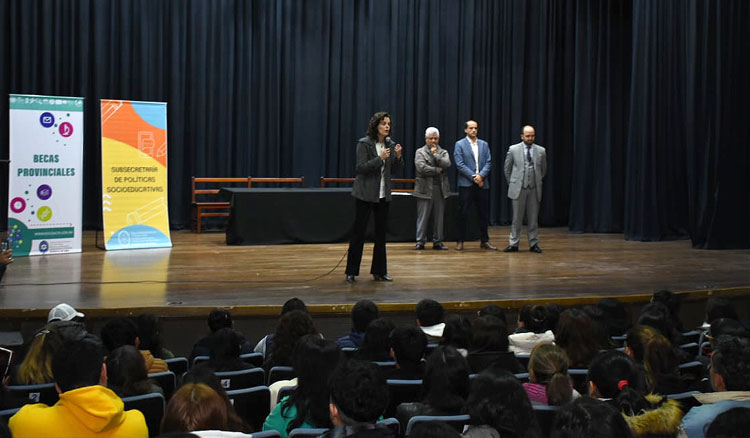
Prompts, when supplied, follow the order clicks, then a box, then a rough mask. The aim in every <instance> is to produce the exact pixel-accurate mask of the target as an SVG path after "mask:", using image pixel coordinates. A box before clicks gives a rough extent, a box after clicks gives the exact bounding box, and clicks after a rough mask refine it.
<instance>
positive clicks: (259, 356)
mask: <svg viewBox="0 0 750 438" xmlns="http://www.w3.org/2000/svg"><path fill="white" fill-rule="evenodd" d="M240 359H241V360H242V361H243V362H245V363H247V364H250V365H252V366H254V367H256V368H261V367H262V366H263V353H245V354H240Z"/></svg>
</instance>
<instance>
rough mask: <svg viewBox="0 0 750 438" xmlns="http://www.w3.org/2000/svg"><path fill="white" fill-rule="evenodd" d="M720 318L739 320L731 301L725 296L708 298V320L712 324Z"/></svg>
mask: <svg viewBox="0 0 750 438" xmlns="http://www.w3.org/2000/svg"><path fill="white" fill-rule="evenodd" d="M719 318H731V319H737V320H739V317H738V316H737V311H736V310H735V309H734V307H733V306H732V302H731V301H729V300H728V299H727V298H724V297H711V298H709V299H708V300H706V322H707V323H709V324H711V323H712V322H713V321H714V320H715V319H719Z"/></svg>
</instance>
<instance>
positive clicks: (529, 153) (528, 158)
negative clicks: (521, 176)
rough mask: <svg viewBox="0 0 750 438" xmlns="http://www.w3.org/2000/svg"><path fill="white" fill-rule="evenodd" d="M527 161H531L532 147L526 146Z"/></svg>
mask: <svg viewBox="0 0 750 438" xmlns="http://www.w3.org/2000/svg"><path fill="white" fill-rule="evenodd" d="M526 161H528V162H529V163H531V148H526Z"/></svg>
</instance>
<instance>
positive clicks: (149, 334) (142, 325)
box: [135, 313, 174, 359]
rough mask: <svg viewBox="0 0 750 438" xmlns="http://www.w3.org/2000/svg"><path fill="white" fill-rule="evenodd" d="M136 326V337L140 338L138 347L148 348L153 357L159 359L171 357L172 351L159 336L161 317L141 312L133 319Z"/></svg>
mask: <svg viewBox="0 0 750 438" xmlns="http://www.w3.org/2000/svg"><path fill="white" fill-rule="evenodd" d="M135 323H136V325H137V326H138V339H140V340H141V345H140V348H142V349H143V350H148V351H150V352H151V354H152V355H153V356H154V357H158V358H159V359H172V358H173V357H174V353H172V352H171V351H169V350H167V349H166V348H165V347H164V341H163V340H162V337H161V319H160V318H159V317H158V316H157V315H154V314H153V313H143V314H140V315H138V318H136V320H135Z"/></svg>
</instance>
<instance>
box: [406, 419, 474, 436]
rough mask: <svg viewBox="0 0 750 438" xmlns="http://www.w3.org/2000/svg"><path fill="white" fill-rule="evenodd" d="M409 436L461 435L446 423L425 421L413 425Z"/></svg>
mask: <svg viewBox="0 0 750 438" xmlns="http://www.w3.org/2000/svg"><path fill="white" fill-rule="evenodd" d="M403 427H404V428H405V427H406V426H403ZM409 438H461V435H460V434H459V433H458V431H457V430H456V429H454V428H453V427H452V426H451V425H450V424H448V423H444V422H442V421H425V422H423V423H419V424H417V425H416V426H414V428H413V429H412V430H411V434H410V435H409Z"/></svg>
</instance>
